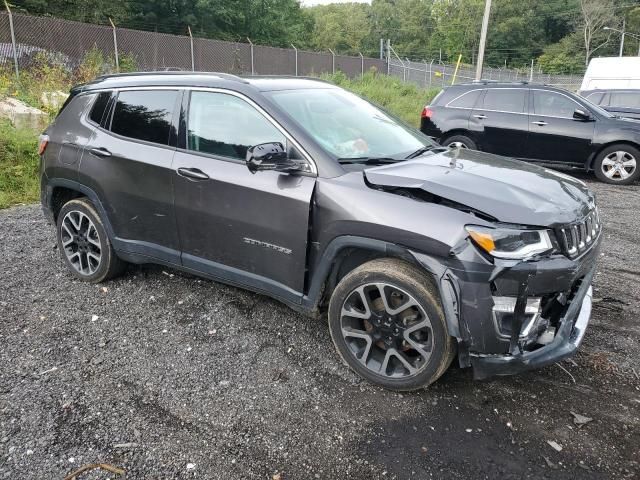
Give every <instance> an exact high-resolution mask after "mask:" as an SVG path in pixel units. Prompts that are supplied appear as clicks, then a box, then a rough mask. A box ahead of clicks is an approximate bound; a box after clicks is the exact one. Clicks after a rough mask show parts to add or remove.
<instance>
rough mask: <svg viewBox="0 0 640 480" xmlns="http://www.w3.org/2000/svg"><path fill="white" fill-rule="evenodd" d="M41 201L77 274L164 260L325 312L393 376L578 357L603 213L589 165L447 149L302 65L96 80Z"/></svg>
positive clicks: (368, 365) (513, 367)
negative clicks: (297, 69)
mask: <svg viewBox="0 0 640 480" xmlns="http://www.w3.org/2000/svg"><path fill="white" fill-rule="evenodd" d="M40 151H41V155H42V156H41V158H42V165H41V166H42V206H43V209H44V212H45V214H46V216H47V218H48V219H49V220H50V221H51V222H53V223H54V224H55V225H56V232H57V239H58V247H59V250H60V252H61V255H62V259H63V261H64V262H65V263H66V265H67V267H68V268H69V270H70V272H71V273H72V274H73V275H75V276H76V277H78V278H80V279H81V280H85V281H88V282H101V281H103V280H106V279H108V278H112V277H114V276H115V275H116V274H118V273H120V272H122V269H123V266H124V264H125V262H131V263H147V262H152V263H158V264H163V265H167V266H170V267H173V268H176V269H180V270H184V271H186V272H191V273H195V274H197V275H202V276H205V277H208V278H211V279H214V280H218V281H222V282H225V283H228V284H232V285H237V286H240V287H243V288H247V289H251V290H254V291H256V292H260V293H263V294H266V295H270V296H272V297H273V298H276V299H278V300H280V301H281V302H283V303H285V304H287V305H289V306H291V307H292V308H294V309H296V310H298V311H301V312H304V313H307V314H310V315H318V314H320V313H322V314H324V313H326V314H327V315H328V323H329V330H330V332H331V337H332V339H333V341H334V343H335V345H336V348H337V350H338V352H339V354H340V355H341V357H342V358H343V359H344V360H345V361H346V363H347V364H348V365H350V366H351V367H352V368H353V369H354V370H355V371H356V372H358V373H359V374H360V375H362V376H363V377H365V378H367V379H368V380H370V381H372V382H376V383H378V384H380V385H383V386H385V387H387V388H391V389H397V390H410V389H415V388H419V387H422V386H425V385H428V384H429V383H431V382H433V381H435V380H436V379H437V378H438V377H439V376H440V375H442V373H443V372H444V371H445V370H446V369H447V367H448V366H449V364H450V363H451V361H452V360H453V359H454V358H455V357H456V355H457V358H458V361H459V364H460V365H461V366H463V367H468V366H473V367H474V370H475V374H476V376H477V377H480V378H482V377H486V376H490V375H504V374H512V373H517V372H520V371H522V370H526V369H530V368H535V367H539V366H542V365H547V364H550V363H553V362H556V361H558V360H559V359H562V358H564V357H567V356H569V355H571V354H572V353H573V352H574V351H575V350H576V348H577V347H578V345H579V343H580V341H581V340H582V338H583V335H584V333H585V328H586V326H587V323H588V321H589V315H590V311H591V286H590V285H591V280H592V278H593V275H594V269H595V261H596V258H597V255H598V247H599V244H600V239H601V237H602V235H601V225H600V220H599V218H598V212H597V209H596V205H595V198H594V195H593V194H592V193H591V192H590V191H589V190H588V189H587V188H586V187H585V185H584V184H583V183H582V182H580V181H578V180H575V179H572V178H570V177H567V176H565V175H562V174H557V173H554V172H552V171H548V170H545V169H542V168H539V167H536V166H533V165H528V164H525V163H521V162H518V161H515V160H510V159H506V158H501V157H498V156H494V155H490V154H487V153H482V152H474V151H472V150H460V149H449V148H443V147H441V146H438V145H437V144H435V143H433V142H432V141H431V140H429V138H427V137H426V136H424V135H423V134H421V133H420V132H419V131H417V130H415V129H413V128H411V127H408V126H406V125H403V124H402V123H400V122H399V121H398V120H396V119H395V118H394V117H393V116H391V115H389V114H387V113H386V112H385V111H383V110H381V109H379V108H377V107H375V106H374V105H372V104H370V103H368V102H367V101H365V100H363V99H361V98H360V97H358V96H356V95H353V94H351V93H348V92H346V91H344V90H342V89H340V88H337V87H335V86H332V85H330V84H328V83H325V82H322V81H318V80H311V79H299V78H298V79H296V78H259V77H252V78H244V79H243V78H238V77H234V76H230V75H224V74H199V73H188V74H187V73H164V74H137V75H120V76H110V77H104V78H99V79H97V80H96V81H94V82H92V83H89V84H86V85H80V86H78V87H76V88H74V89H73V90H72V92H71V97H70V100H69V101H68V102H67V104H66V106H65V107H64V108H63V110H62V111H61V113H60V114H59V116H58V117H57V119H56V120H55V122H54V123H53V124H52V125H51V126H50V127H49V128H48V129H47V130H46V132H45V134H43V136H42V138H41V143H40Z"/></svg>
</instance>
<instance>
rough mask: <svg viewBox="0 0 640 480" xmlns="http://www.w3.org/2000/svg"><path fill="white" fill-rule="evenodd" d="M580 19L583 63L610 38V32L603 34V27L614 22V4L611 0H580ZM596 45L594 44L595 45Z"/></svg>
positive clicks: (586, 63)
mask: <svg viewBox="0 0 640 480" xmlns="http://www.w3.org/2000/svg"><path fill="white" fill-rule="evenodd" d="M580 12H581V14H582V20H581V24H580V28H581V30H582V34H583V38H584V49H585V59H584V62H585V65H588V64H589V60H590V59H591V55H593V53H594V52H596V51H597V50H599V49H600V48H602V47H604V46H605V45H606V44H607V43H609V40H610V38H611V33H607V34H606V35H603V34H602V32H603V27H606V26H609V25H612V24H614V23H615V16H614V4H613V2H612V1H611V0H580ZM596 44H597V46H594V45H596Z"/></svg>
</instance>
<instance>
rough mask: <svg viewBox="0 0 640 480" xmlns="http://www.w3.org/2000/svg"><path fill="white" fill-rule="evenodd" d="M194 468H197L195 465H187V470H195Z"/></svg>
mask: <svg viewBox="0 0 640 480" xmlns="http://www.w3.org/2000/svg"><path fill="white" fill-rule="evenodd" d="M194 468H196V464H195V463H187V470H193V469H194Z"/></svg>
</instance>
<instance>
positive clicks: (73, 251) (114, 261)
mask: <svg viewBox="0 0 640 480" xmlns="http://www.w3.org/2000/svg"><path fill="white" fill-rule="evenodd" d="M56 234H57V235H56V236H57V240H58V250H59V251H60V255H61V256H62V260H63V261H64V263H65V264H66V265H67V267H68V268H69V271H70V272H71V274H72V275H73V276H75V277H76V278H79V279H80V280H82V281H84V282H89V283H100V282H103V281H105V280H108V279H110V278H113V277H116V276H117V275H119V274H120V273H122V271H123V270H124V268H125V266H126V264H125V262H123V261H122V260H120V259H119V258H118V257H117V256H116V253H115V251H114V250H113V246H112V245H111V241H110V240H109V236H108V235H107V232H106V230H105V228H104V225H103V223H102V220H101V219H100V215H98V212H96V210H95V208H94V207H93V205H92V204H91V202H90V201H89V200H88V199H87V198H76V199H74V200H70V201H69V202H67V203H65V204H64V205H63V206H62V208H61V209H60V213H58V220H57V222H56Z"/></svg>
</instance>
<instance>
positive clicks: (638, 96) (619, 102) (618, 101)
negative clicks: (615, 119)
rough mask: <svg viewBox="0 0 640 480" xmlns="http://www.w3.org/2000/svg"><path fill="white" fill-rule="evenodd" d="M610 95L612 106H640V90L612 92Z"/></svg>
mask: <svg viewBox="0 0 640 480" xmlns="http://www.w3.org/2000/svg"><path fill="white" fill-rule="evenodd" d="M609 95H610V97H609V105H610V106H612V107H623V108H625V107H626V108H640V92H638V93H636V92H611V93H610V94H609Z"/></svg>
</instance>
